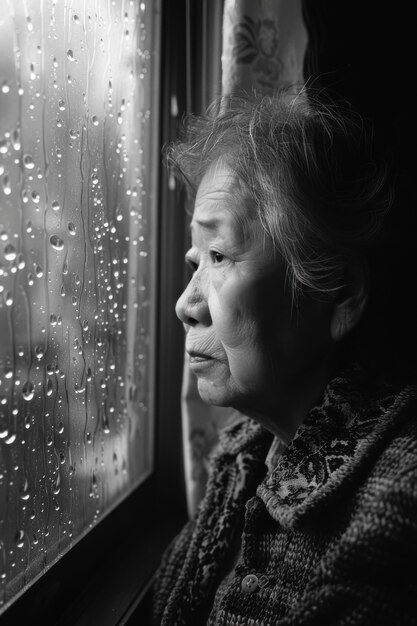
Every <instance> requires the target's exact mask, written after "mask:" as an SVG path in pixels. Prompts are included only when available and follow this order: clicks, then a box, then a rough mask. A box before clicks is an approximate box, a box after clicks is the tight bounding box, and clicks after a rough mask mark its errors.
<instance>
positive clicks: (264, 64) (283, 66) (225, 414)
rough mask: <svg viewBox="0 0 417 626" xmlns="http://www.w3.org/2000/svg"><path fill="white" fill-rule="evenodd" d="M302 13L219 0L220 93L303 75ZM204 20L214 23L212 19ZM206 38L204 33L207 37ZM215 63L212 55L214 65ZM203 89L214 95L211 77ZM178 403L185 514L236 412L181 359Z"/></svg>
mask: <svg viewBox="0 0 417 626" xmlns="http://www.w3.org/2000/svg"><path fill="white" fill-rule="evenodd" d="M302 13H303V12H302V0H257V1H256V2H254V0H225V2H224V7H223V25H222V28H223V36H222V51H221V92H222V94H224V95H229V94H231V93H233V92H234V91H235V90H237V89H239V90H242V89H243V90H246V91H252V90H256V91H261V92H263V93H268V92H272V91H273V90H274V89H276V88H277V87H279V86H280V85H285V84H290V83H295V82H299V81H302V80H303V78H304V76H303V66H304V57H305V53H306V47H307V39H308V37H307V30H306V27H305V24H304V21H303V14H302ZM207 25H210V26H211V27H213V28H216V24H215V23H213V20H212V21H211V22H207ZM217 27H219V25H218V24H217ZM220 27H221V25H220ZM213 37H214V35H213ZM210 39H212V36H211V35H210V33H209V34H208V37H207V40H210ZM215 62H216V60H215V59H213V58H212V63H214V65H215ZM208 92H210V93H211V94H215V92H216V88H215V85H214V86H213V82H212V83H211V87H210V89H208ZM207 104H208V103H207ZM181 407H182V426H183V445H184V469H185V481H186V495H187V505H188V512H189V515H190V517H191V516H192V515H193V514H194V513H195V510H196V507H197V505H198V503H199V501H200V500H201V498H202V497H203V495H204V491H205V486H206V481H207V475H208V465H209V456H210V452H211V451H212V449H213V446H214V445H215V444H216V442H217V440H218V434H219V431H220V430H221V429H222V428H224V427H225V426H226V425H229V424H231V423H232V422H233V421H235V420H236V419H238V418H240V417H241V416H240V415H239V414H238V413H237V412H236V411H234V410H232V409H229V408H223V407H213V406H210V405H208V404H205V403H204V402H202V400H201V399H200V397H199V394H198V391H197V386H196V378H195V376H194V374H193V373H192V372H191V371H190V369H189V367H188V363H187V359H185V361H184V373H183V386H182V394H181Z"/></svg>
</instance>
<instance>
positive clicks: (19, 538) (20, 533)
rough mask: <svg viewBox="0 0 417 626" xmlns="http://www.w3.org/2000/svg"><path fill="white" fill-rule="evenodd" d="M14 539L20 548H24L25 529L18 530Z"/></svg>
mask: <svg viewBox="0 0 417 626" xmlns="http://www.w3.org/2000/svg"><path fill="white" fill-rule="evenodd" d="M14 540H15V542H16V546H17V547H18V548H23V546H24V545H25V533H24V531H23V530H18V531H17V533H16V534H15V536H14Z"/></svg>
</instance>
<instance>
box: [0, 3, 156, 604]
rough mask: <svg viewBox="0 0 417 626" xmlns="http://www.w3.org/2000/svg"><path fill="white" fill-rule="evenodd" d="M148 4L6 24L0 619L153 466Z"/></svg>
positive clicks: (0, 112) (10, 13)
mask: <svg viewBox="0 0 417 626" xmlns="http://www.w3.org/2000/svg"><path fill="white" fill-rule="evenodd" d="M159 22H160V6H159V2H157V1H155V0H153V1H151V0H145V1H143V2H139V1H137V0H130V1H128V0H111V1H110V0H94V1H93V2H87V3H86V2H85V1H83V0H72V1H71V2H67V3H64V2H62V1H61V0H50V1H47V0H26V1H24V2H11V1H10V2H4V3H2V11H1V15H0V183H1V184H0V291H1V293H0V333H1V344H0V612H1V611H4V610H5V609H6V608H8V607H9V605H10V604H11V603H12V602H14V601H15V600H16V598H17V597H18V596H19V595H20V594H21V592H22V591H24V590H25V589H26V588H27V586H28V585H30V584H31V583H32V582H33V581H35V580H36V578H38V577H39V576H40V575H41V574H43V573H44V572H45V571H46V569H48V568H49V567H50V566H51V565H52V564H53V563H55V562H56V561H57V560H58V559H59V558H60V557H61V556H62V555H63V554H64V553H65V552H67V551H68V550H69V549H70V548H73V547H74V546H75V544H76V543H77V542H78V541H79V540H80V539H81V538H82V537H83V536H84V535H85V534H86V533H87V532H88V531H89V530H90V529H91V528H93V527H94V526H95V525H96V523H97V522H99V521H101V520H102V519H103V518H105V517H106V516H107V515H108V514H109V513H110V512H111V511H112V510H113V509H115V508H116V507H117V506H118V505H119V504H120V502H121V501H123V500H124V499H125V498H126V497H127V496H129V494H131V493H132V492H133V491H134V489H135V488H136V487H138V485H140V484H142V483H143V482H144V480H145V479H146V478H147V477H149V476H150V475H151V473H152V471H153V469H154V454H153V451H154V449H155V448H154V432H155V380H154V378H155V377H154V372H155V366H156V317H157V316H156V310H157V282H156V281H157V275H156V267H157V252H158V250H157V233H158V229H157V227H158V223H157V199H158V198H157V193H156V191H157V188H158V179H157V175H158V164H159V161H160V147H159V115H158V111H159V108H158V107H159V42H160V38H159V28H160V23H159Z"/></svg>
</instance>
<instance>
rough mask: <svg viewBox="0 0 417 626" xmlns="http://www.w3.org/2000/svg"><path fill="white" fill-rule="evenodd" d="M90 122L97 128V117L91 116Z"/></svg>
mask: <svg viewBox="0 0 417 626" xmlns="http://www.w3.org/2000/svg"><path fill="white" fill-rule="evenodd" d="M92 122H93V124H94V126H98V123H99V122H98V117H97V115H93V117H92Z"/></svg>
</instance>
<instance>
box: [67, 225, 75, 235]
mask: <svg viewBox="0 0 417 626" xmlns="http://www.w3.org/2000/svg"><path fill="white" fill-rule="evenodd" d="M68 230H69V233H70V235H75V230H76V229H75V224H74V223H73V222H69V223H68Z"/></svg>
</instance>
